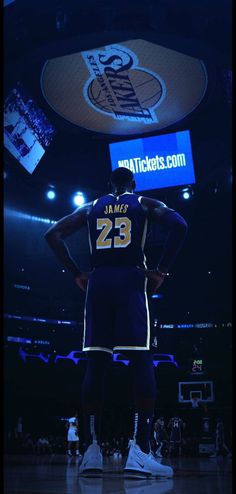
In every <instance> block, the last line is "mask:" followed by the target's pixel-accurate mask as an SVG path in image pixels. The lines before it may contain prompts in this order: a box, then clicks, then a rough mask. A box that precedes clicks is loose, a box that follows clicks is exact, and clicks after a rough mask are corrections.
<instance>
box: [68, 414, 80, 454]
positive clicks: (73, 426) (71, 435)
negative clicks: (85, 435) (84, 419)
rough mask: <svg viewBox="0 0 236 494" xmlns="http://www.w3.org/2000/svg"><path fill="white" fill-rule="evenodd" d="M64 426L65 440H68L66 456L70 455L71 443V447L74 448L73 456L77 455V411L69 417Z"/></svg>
mask: <svg viewBox="0 0 236 494" xmlns="http://www.w3.org/2000/svg"><path fill="white" fill-rule="evenodd" d="M66 427H67V429H68V432H67V442H68V449H67V454H68V456H72V452H71V448H72V445H73V449H75V456H79V455H80V452H79V436H78V414H77V412H76V413H75V414H74V417H71V418H69V420H68V422H67V424H66Z"/></svg>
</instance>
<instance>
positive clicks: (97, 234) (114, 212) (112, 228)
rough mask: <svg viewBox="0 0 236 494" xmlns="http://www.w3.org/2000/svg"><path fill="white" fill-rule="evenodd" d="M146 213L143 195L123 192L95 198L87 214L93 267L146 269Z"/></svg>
mask: <svg viewBox="0 0 236 494" xmlns="http://www.w3.org/2000/svg"><path fill="white" fill-rule="evenodd" d="M147 223H148V217H147V212H146V211H145V210H144V208H143V207H142V205H141V196H138V195H136V194H134V193H131V192H124V193H123V194H121V195H119V196H115V195H114V194H107V195H105V196H102V197H100V198H99V199H96V200H95V201H94V202H93V206H92V208H91V210H90V213H89V214H88V230H89V245H90V254H91V264H92V268H96V267H100V266H117V267H119V266H122V267H125V266H137V267H141V268H145V267H146V263H145V255H144V245H145V241H146V235H147Z"/></svg>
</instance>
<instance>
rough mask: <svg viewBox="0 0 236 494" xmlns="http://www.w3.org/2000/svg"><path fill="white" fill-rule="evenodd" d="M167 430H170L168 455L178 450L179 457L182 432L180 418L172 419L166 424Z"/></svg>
mask: <svg viewBox="0 0 236 494" xmlns="http://www.w3.org/2000/svg"><path fill="white" fill-rule="evenodd" d="M168 429H170V448H169V455H171V453H172V452H173V450H175V449H176V448H178V454H179V456H181V453H182V448H181V446H182V431H183V429H184V423H183V420H182V419H181V418H180V417H172V418H171V419H170V421H169V424H168Z"/></svg>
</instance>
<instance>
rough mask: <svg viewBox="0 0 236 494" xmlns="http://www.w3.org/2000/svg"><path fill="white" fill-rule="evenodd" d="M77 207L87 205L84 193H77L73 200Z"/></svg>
mask: <svg viewBox="0 0 236 494" xmlns="http://www.w3.org/2000/svg"><path fill="white" fill-rule="evenodd" d="M73 202H74V204H75V206H82V205H83V204H84V203H85V197H84V194H83V193H82V192H76V194H75V195H74V198H73Z"/></svg>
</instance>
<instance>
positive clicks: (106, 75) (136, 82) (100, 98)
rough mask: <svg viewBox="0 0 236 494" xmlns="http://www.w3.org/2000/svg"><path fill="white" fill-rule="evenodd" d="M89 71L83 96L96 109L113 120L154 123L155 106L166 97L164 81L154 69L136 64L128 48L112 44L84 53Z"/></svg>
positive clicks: (155, 119)
mask: <svg viewBox="0 0 236 494" xmlns="http://www.w3.org/2000/svg"><path fill="white" fill-rule="evenodd" d="M82 56H83V59H84V61H85V63H86V65H87V68H88V70H89V72H90V74H91V77H90V78H89V79H88V81H87V82H86V84H85V86H84V91H83V94H84V98H85V100H86V101H87V102H88V104H89V105H90V106H92V107H93V108H94V109H95V110H97V111H99V112H101V113H103V114H108V115H110V116H111V117H113V118H114V119H119V120H120V119H127V120H129V121H140V122H143V123H145V124H150V123H153V122H157V121H158V118H157V113H156V112H154V109H156V107H157V106H158V105H159V104H160V103H161V102H162V101H163V99H164V97H165V85H164V82H163V81H162V80H161V79H160V77H158V75H157V74H155V73H154V72H152V71H150V70H147V69H144V68H141V67H139V62H138V58H137V56H136V55H135V53H133V52H132V51H131V50H129V49H128V48H124V47H123V46H120V45H111V46H108V47H106V50H93V51H91V52H83V53H82Z"/></svg>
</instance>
